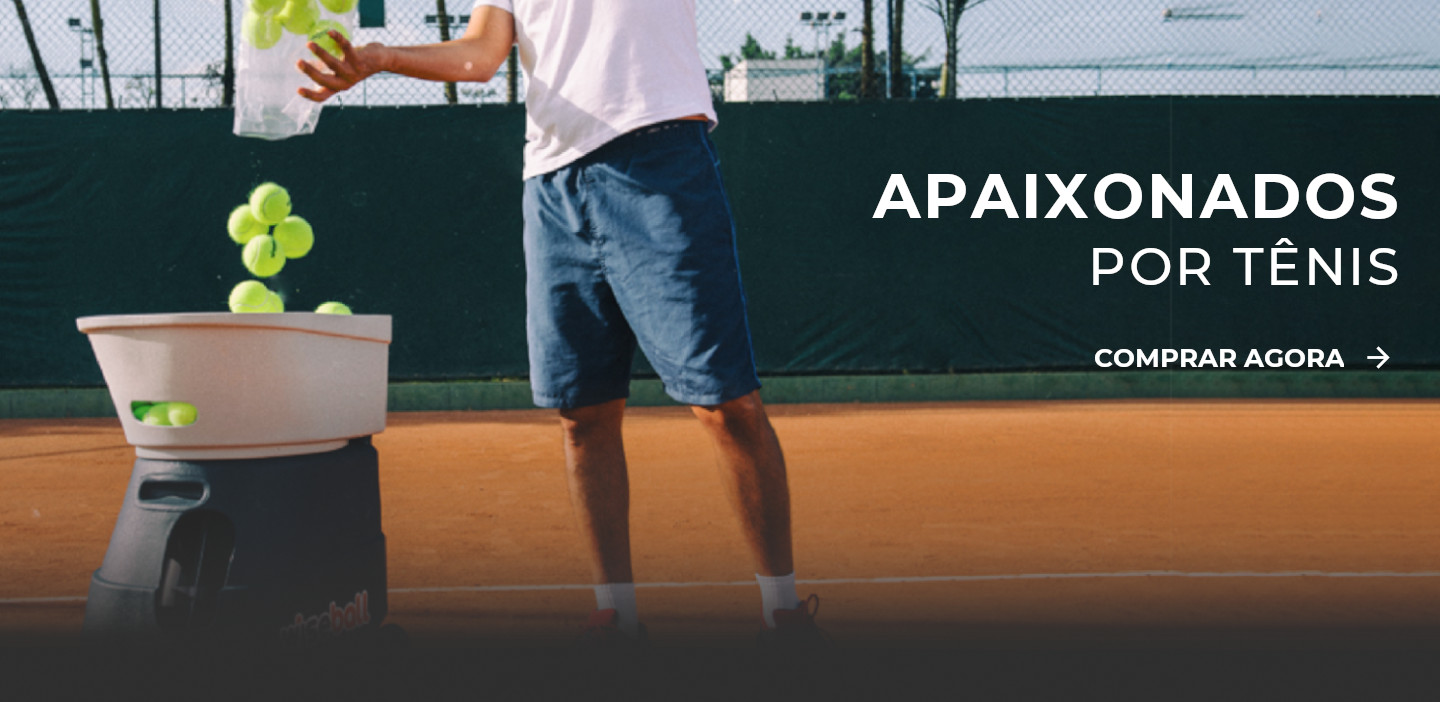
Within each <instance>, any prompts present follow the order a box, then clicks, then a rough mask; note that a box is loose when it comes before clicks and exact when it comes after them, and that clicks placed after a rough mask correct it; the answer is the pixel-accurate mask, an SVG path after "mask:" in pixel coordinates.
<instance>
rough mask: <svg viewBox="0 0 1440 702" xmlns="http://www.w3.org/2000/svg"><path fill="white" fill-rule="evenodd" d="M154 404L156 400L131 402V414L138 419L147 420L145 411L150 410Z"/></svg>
mask: <svg viewBox="0 0 1440 702" xmlns="http://www.w3.org/2000/svg"><path fill="white" fill-rule="evenodd" d="M154 405H155V403H154V402H138V401H137V402H131V403H130V414H133V415H135V418H136V419H138V420H140V421H142V422H143V421H145V413H146V412H149V411H150V408H151V407H152V406H154Z"/></svg>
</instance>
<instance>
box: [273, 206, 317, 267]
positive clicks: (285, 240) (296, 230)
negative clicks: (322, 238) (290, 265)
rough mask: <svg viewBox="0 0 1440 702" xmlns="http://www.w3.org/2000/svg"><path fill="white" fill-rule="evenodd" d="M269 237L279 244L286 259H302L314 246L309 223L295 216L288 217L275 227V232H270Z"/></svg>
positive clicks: (313, 231)
mask: <svg viewBox="0 0 1440 702" xmlns="http://www.w3.org/2000/svg"><path fill="white" fill-rule="evenodd" d="M270 236H271V237H274V239H275V241H276V242H277V243H279V244H280V249H281V250H283V251H284V252H285V257H286V258H303V257H304V256H305V254H308V253H310V247H312V246H314V245H315V230H314V229H311V228H310V223H309V222H306V221H305V220H304V219H301V218H300V217H296V216H295V215H290V216H289V217H286V218H285V219H283V220H281V221H280V223H279V224H277V225H275V231H273V232H271V233H270Z"/></svg>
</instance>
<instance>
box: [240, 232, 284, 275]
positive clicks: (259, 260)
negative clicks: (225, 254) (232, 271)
mask: <svg viewBox="0 0 1440 702" xmlns="http://www.w3.org/2000/svg"><path fill="white" fill-rule="evenodd" d="M240 260H241V261H242V262H243V263H244V264H245V270H248V271H250V272H251V273H252V274H254V276H255V277H256V278H269V277H270V276H272V275H275V274H276V273H279V272H280V269H281V268H284V267H285V250H284V249H282V248H280V245H279V244H277V243H275V237H272V236H270V235H269V234H261V235H260V236H257V237H255V238H254V239H251V240H250V243H248V244H245V250H244V251H241V252H240Z"/></svg>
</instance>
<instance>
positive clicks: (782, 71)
mask: <svg viewBox="0 0 1440 702" xmlns="http://www.w3.org/2000/svg"><path fill="white" fill-rule="evenodd" d="M824 99H825V61H824V59H818V58H807V59H746V60H744V61H741V62H740V63H739V64H738V65H736V66H734V67H732V68H731V69H730V70H728V71H726V72H725V101H726V102H774V101H779V100H784V101H803V100H824Z"/></svg>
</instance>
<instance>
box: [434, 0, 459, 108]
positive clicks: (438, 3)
mask: <svg viewBox="0 0 1440 702" xmlns="http://www.w3.org/2000/svg"><path fill="white" fill-rule="evenodd" d="M435 11H436V12H438V13H440V41H450V13H448V12H446V11H445V0H435ZM445 102H447V103H449V104H451V105H454V104H457V103H459V102H460V98H459V96H458V95H456V94H455V83H454V82H452V81H446V83H445Z"/></svg>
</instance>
